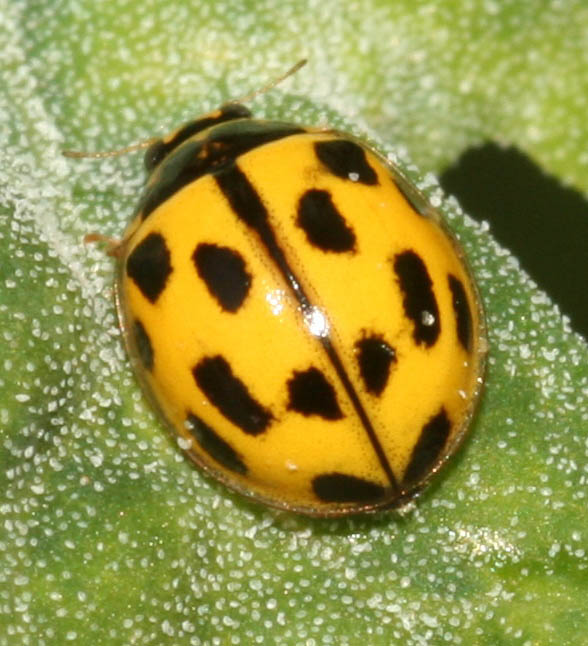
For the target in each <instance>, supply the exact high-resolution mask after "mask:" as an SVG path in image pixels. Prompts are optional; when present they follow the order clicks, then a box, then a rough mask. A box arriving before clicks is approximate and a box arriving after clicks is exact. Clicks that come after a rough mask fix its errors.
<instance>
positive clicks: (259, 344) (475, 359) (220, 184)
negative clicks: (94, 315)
mask: <svg viewBox="0 0 588 646" xmlns="http://www.w3.org/2000/svg"><path fill="white" fill-rule="evenodd" d="M145 165H146V168H147V171H148V172H149V178H148V181H147V184H146V188H145V190H144V193H143V196H142V198H141V200H140V202H139V205H138V208H137V211H136V215H135V217H134V218H133V220H132V222H131V223H130V225H129V227H128V229H127V231H126V233H125V235H124V238H123V240H122V242H121V243H120V245H119V248H118V253H117V255H118V256H119V272H118V280H117V289H116V300H117V308H118V313H119V318H120V323H121V327H122V330H123V335H124V339H125V343H126V346H127V349H128V353H129V355H130V357H131V360H132V363H133V366H134V370H135V372H136V375H137V377H138V380H139V382H140V383H141V385H142V387H143V389H144V391H145V393H146V394H147V396H148V398H149V399H150V401H151V403H152V404H153V405H154V407H155V408H156V409H157V410H158V411H159V413H160V414H161V417H162V418H163V420H165V422H166V423H167V425H168V426H169V427H170V428H171V429H172V430H173V432H174V433H176V434H177V435H178V436H179V437H180V438H181V442H180V445H181V446H182V448H184V449H185V451H186V453H187V454H188V455H189V456H190V458H192V459H193V460H194V462H196V463H197V465H199V466H200V467H202V468H203V469H204V470H205V471H206V472H208V473H209V474H210V475H212V476H213V477H214V478H216V479H218V480H220V481H221V482H223V483H225V484H226V485H227V486H228V487H230V488H231V489H234V490H236V491H238V492H240V493H242V494H245V495H247V496H250V497H252V498H254V499H255V500H258V501H261V502H263V503H266V504H268V505H270V506H273V507H278V508H283V509H287V510H290V511H294V512H299V513H304V514H308V515H315V516H341V515H345V514H352V513H357V512H364V511H372V510H376V509H381V508H386V507H398V506H400V505H402V504H404V503H406V502H407V501H408V500H410V499H411V498H412V497H413V496H415V495H416V494H417V493H418V492H419V491H420V490H422V488H423V487H424V485H425V484H427V482H428V481H429V480H430V478H431V476H432V475H433V474H435V473H436V472H437V471H438V470H439V469H440V467H441V466H442V465H443V464H444V463H445V462H446V461H447V460H448V458H449V457H450V456H451V455H452V454H453V453H454V452H455V451H456V449H457V447H458V445H459V444H460V442H461V441H462V440H463V438H464V436H465V434H466V431H467V429H468V426H469V424H470V422H471V418H472V415H473V413H474V409H475V407H476V404H477V402H478V400H479V396H480V392H481V386H482V381H483V372H484V363H485V350H486V338H485V323H484V315H483V310H482V307H481V303H480V298H479V295H478V291H477V288H476V285H475V283H474V281H473V278H472V275H471V273H470V271H469V270H468V267H467V264H466V261H465V259H464V255H463V252H462V251H461V249H460V247H459V246H458V244H457V242H456V241H455V239H454V238H453V237H452V235H451V234H450V233H449V232H448V231H447V229H446V228H445V226H444V225H443V223H442V221H441V219H440V216H439V215H438V213H437V212H436V211H435V210H434V209H433V208H432V207H431V206H430V205H429V204H428V202H427V200H426V199H425V198H424V197H423V196H422V195H421V194H420V193H419V192H418V191H417V190H416V188H415V187H414V186H413V185H412V184H411V183H410V182H409V181H407V180H406V179H405V178H404V177H403V175H402V174H401V173H400V172H399V171H398V170H397V169H396V168H395V167H394V166H393V165H392V164H391V163H390V162H389V161H387V160H386V159H385V158H384V157H383V156H382V155H380V154H378V153H377V152H375V151H374V150H372V149H371V148H369V147H368V146H366V145H365V144H364V143H362V142H361V141H360V140H358V139H356V138H355V137H353V136H349V135H346V134H342V133H340V132H337V131H333V130H324V129H323V130H321V129H314V128H309V127H305V126H298V125H293V124H290V123H282V122H279V121H262V120H257V119H254V118H253V117H252V114H251V112H250V111H249V109H247V108H246V107H244V106H243V105H242V104H241V103H237V102H235V103H229V104H227V105H225V106H223V107H221V108H220V109H219V110H217V111H215V112H212V113H210V114H208V115H206V116H204V117H201V118H199V119H197V120H195V121H192V122H190V123H188V124H186V125H184V126H183V127H181V128H179V129H178V130H176V131H175V132H173V133H172V134H171V135H169V136H168V137H166V138H163V139H160V140H156V141H154V142H153V143H151V145H150V147H149V148H148V149H147V151H146V154H145Z"/></svg>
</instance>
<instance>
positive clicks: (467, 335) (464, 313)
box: [447, 274, 472, 352]
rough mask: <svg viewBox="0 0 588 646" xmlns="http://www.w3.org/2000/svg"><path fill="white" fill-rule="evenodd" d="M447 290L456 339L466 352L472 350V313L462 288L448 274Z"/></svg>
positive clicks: (457, 281)
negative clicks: (450, 301) (449, 296)
mask: <svg viewBox="0 0 588 646" xmlns="http://www.w3.org/2000/svg"><path fill="white" fill-rule="evenodd" d="M447 280H448V282H449V289H450V290H451V300H452V303H453V312H454V314H455V326H456V331H457V338H458V339H459V342H460V343H461V345H462V346H463V348H464V350H465V351H466V352H471V350H472V312H471V310H470V304H469V301H468V296H467V294H466V291H465V289H464V286H463V284H462V282H461V281H460V280H458V279H457V278H456V277H455V276H452V275H451V274H449V276H448V277H447Z"/></svg>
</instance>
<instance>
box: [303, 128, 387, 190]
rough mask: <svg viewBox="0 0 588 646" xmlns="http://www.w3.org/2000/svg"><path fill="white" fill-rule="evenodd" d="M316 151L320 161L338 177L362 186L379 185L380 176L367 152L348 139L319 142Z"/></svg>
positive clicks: (316, 144)
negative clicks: (367, 156)
mask: <svg viewBox="0 0 588 646" xmlns="http://www.w3.org/2000/svg"><path fill="white" fill-rule="evenodd" d="M314 150H315V152H316V156H317V157H318V158H319V160H320V161H321V162H322V163H323V164H324V165H325V166H326V167H327V168H328V169H329V170H330V171H331V173H333V175H336V176H337V177H341V178H342V179H347V180H350V181H352V182H360V183H361V184H368V185H374V184H377V183H378V175H377V174H376V171H375V170H374V169H373V168H372V167H371V166H370V164H369V162H368V160H367V159H366V156H365V150H364V149H363V148H362V147H361V146H360V145H359V144H356V143H355V142H353V141H349V140H348V139H331V140H328V141H317V142H316V143H315V144H314Z"/></svg>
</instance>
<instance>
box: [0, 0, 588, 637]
mask: <svg viewBox="0 0 588 646" xmlns="http://www.w3.org/2000/svg"><path fill="white" fill-rule="evenodd" d="M587 33H588V12H587V10H586V8H585V6H584V4H583V3H581V2H574V1H572V0H569V1H566V0H561V1H559V2H552V3H550V4H549V5H547V4H546V3H544V2H539V1H532V0H530V1H529V2H514V1H510V2H501V3H498V2H492V1H487V2H473V3H455V2H452V1H451V0H441V1H439V2H424V1H422V2H400V1H398V2H390V1H380V2H378V1H377V0H371V1H369V2H365V3H353V2H335V1H334V0H324V1H323V2H321V3H311V2H304V1H302V2H299V3H293V4H292V3H284V2H276V1H275V0H265V1H262V2H239V1H238V0H222V1H220V2H215V1H213V0H210V1H207V2H204V1H203V2H200V3H198V4H195V5H194V6H192V5H191V4H190V3H183V2H178V3H168V2H164V1H163V0H149V1H147V2H145V1H143V2H133V1H131V2H122V0H115V1H113V2H108V3H95V2H89V1H88V0H81V1H80V2H76V3H65V2H63V3H55V2H50V1H49V0H38V1H37V2H32V1H31V2H28V3H24V2H21V3H16V2H10V0H0V47H1V51H2V64H3V74H2V78H3V83H2V85H1V86H0V115H2V116H1V117H0V141H1V144H2V145H1V147H0V160H1V161H0V330H1V332H0V333H1V336H2V344H1V345H0V365H1V366H2V368H3V369H2V371H1V372H0V392H1V394H2V397H1V400H0V460H1V464H2V469H1V472H0V490H1V491H2V494H1V495H0V558H1V559H2V561H1V562H2V564H3V565H2V568H1V569H0V646H13V645H16V644H19V645H21V644H44V645H53V644H60V645H61V644H66V643H68V642H73V643H76V644H88V645H90V644H92V645H97V644H108V645H110V644H113V645H119V644H120V645H128V644H140V645H147V644H156V645H157V646H165V645H167V644H169V645H171V644H174V645H180V646H184V645H186V646H188V645H190V646H194V645H200V644H223V645H224V644H227V645H228V644H255V643H263V644H305V645H312V644H317V645H318V644H358V643H363V644H377V645H379V644H382V645H389V644H395V643H399V644H400V643H401V644H407V645H414V646H417V645H419V646H421V645H434V646H436V645H441V644H446V643H455V644H478V645H481V646H485V645H488V646H496V645H497V644H520V645H521V646H523V645H527V644H542V645H543V646H545V645H550V644H554V645H555V644H557V645H558V646H562V645H565V644H569V645H577V644H580V643H582V642H583V640H584V639H585V632H586V626H587V625H588V610H586V601H585V598H586V593H587V591H588V552H587V549H588V515H587V514H586V504H587V486H586V482H587V477H588V475H587V473H588V439H587V437H588V436H587V434H586V430H587V427H588V405H587V398H588V347H587V345H586V343H585V341H584V340H583V339H582V338H580V337H579V336H578V335H577V334H574V333H573V332H572V331H571V330H570V328H569V324H568V323H567V321H566V320H565V319H562V317H561V315H560V313H559V311H558V309H557V307H556V306H555V305H553V304H552V303H550V301H549V299H548V298H547V297H546V296H545V294H543V293H542V292H541V291H539V290H538V289H537V287H536V286H535V285H534V284H533V282H532V281H531V280H530V279H529V278H528V276H527V275H526V274H525V271H524V268H520V267H519V266H518V263H517V261H516V259H515V258H513V257H512V256H511V255H510V254H509V252H508V251H507V250H505V249H502V248H500V247H499V246H498V245H497V244H496V243H495V242H494V241H493V240H492V237H491V235H490V234H489V232H488V230H487V227H486V226H484V225H483V224H477V223H475V222H474V221H473V220H471V219H470V218H469V217H467V216H466V215H464V214H463V213H462V212H461V210H460V209H459V207H458V205H457V203H456V202H455V200H452V199H445V198H443V197H442V195H441V193H440V190H439V188H438V186H437V184H436V182H435V180H434V179H433V177H432V175H423V174H422V173H423V172H428V171H434V172H438V171H439V170H440V169H442V168H443V166H445V165H446V164H447V163H448V162H449V161H452V160H454V159H455V158H456V156H457V155H458V154H459V153H460V152H461V151H462V150H463V149H464V148H465V147H467V146H468V145H472V144H473V143H476V142H479V141H481V140H483V139H485V138H487V137H491V138H493V139H501V140H505V141H509V142H514V143H516V144H517V145H518V146H519V147H520V148H521V149H522V150H525V151H526V152H527V153H528V154H529V155H531V156H532V157H533V158H534V159H535V160H536V161H537V162H538V163H540V164H541V165H542V166H543V167H545V168H547V169H549V170H550V171H551V172H553V173H555V174H557V175H558V176H559V177H561V178H562V179H563V180H565V181H568V182H572V183H574V184H576V185H577V186H578V187H579V188H581V189H582V190H584V191H586V190H587V189H588V182H587V180H586V178H587V177H588V173H586V165H587V163H588V158H587V157H586V153H585V151H586V149H587V147H588V146H587V143H588V142H587V139H588V126H587V125H586V124H587V120H586V118H585V115H586V110H585V97H586V96H587V94H588V92H587V90H588V88H587V85H588V80H587V79H588V77H587V75H586V74H585V70H586V63H587V60H586V59H587V52H588V47H587V44H588V43H587V42H586V34H587ZM302 55H308V56H309V58H310V62H309V64H308V66H307V67H306V68H304V69H303V70H302V71H300V72H299V73H298V74H297V75H296V76H295V77H294V78H292V79H290V80H288V81H287V82H286V83H284V84H283V85H282V86H280V87H279V88H277V89H276V90H273V91H271V92H270V93H268V94H265V95H262V96H260V97H258V98H257V99H256V100H255V102H254V110H255V112H256V114H259V115H260V116H266V117H279V118H281V119H287V120H292V121H297V122H301V123H308V124H314V125H323V124H329V125H333V126H335V127H340V128H344V129H347V130H353V131H354V132H356V133H358V134H362V135H364V136H369V137H370V138H372V140H373V141H375V142H376V144H377V145H378V147H379V148H380V149H381V150H383V151H384V152H388V153H390V154H399V155H400V159H399V163H400V164H401V165H402V166H403V168H405V170H406V172H407V173H409V174H410V176H411V177H413V179H414V180H415V182H417V183H418V184H419V185H420V186H421V188H422V189H423V190H424V191H425V192H427V193H428V195H429V196H430V197H431V199H432V200H433V201H434V202H436V203H439V205H440V208H441V210H442V211H443V212H444V213H445V214H446V216H447V218H448V220H449V222H450V224H451V226H452V228H454V230H455V231H456V233H457V234H458V235H459V237H460V238H461V240H462V243H463V245H464V247H465V248H466V250H467V252H468V255H469V258H470V260H471V264H472V266H473V269H474V271H475V274H476V276H477V278H478V280H479V284H480V287H481V290H482V294H483V297H484V301H485V306H486V309H487V314H488V322H489V339H490V346H491V355H490V356H491V359H490V366H489V374H488V378H487V388H486V394H485V398H484V402H483V406H482V409H481V411H480V414H479V415H478V417H477V419H476V422H475V424H474V427H473V430H472V434H471V439H470V440H469V441H468V442H467V443H466V446H465V447H464V449H463V450H462V451H461V452H460V453H459V455H458V456H457V457H456V459H455V460H454V461H453V462H452V464H451V465H450V466H449V467H448V468H447V469H446V470H445V471H444V473H443V474H442V475H441V476H440V478H439V479H438V480H437V481H436V482H435V483H434V485H433V486H432V487H431V488H429V489H428V490H427V491H426V492H425V493H424V494H423V496H422V497H421V498H420V499H419V500H418V501H416V503H415V504H414V505H412V506H410V508H408V509H406V510H404V511H403V513H387V514H386V513H383V514H379V515H375V516H370V517H365V518H357V519H342V520H336V521H334V520H331V521H326V520H316V519H315V520H309V519H306V518H302V517H298V516H294V515H291V514H287V513H281V512H274V511H271V510H267V509H264V508H261V507H259V506H258V505H255V504H253V503H248V502H245V501H243V500H242V499H241V498H239V497H238V496H234V495H232V494H230V493H227V491H226V490H225V489H224V488H223V487H222V486H220V485H217V484H215V483H212V482H211V481H209V480H208V479H206V478H205V477H203V476H202V475H200V473H199V472H197V471H196V470H195V469H194V468H193V467H192V465H191V464H190V463H189V462H188V461H187V460H186V459H185V458H184V457H183V455H182V454H181V453H180V452H179V451H178V449H177V447H176V446H175V444H174V442H173V440H170V438H168V436H167V435H166V434H165V433H164V431H163V429H162V428H161V426H160V425H159V423H158V421H157V420H156V418H155V417H154V416H153V414H152V413H151V412H150V410H149V408H148V406H147V404H146V403H145V402H144V401H143V399H142V397H141V394H140V392H139V391H138V388H137V386H136V384H135V381H134V379H133V376H132V374H131V372H130V368H129V364H128V361H127V359H126V357H125V355H124V352H123V350H122V346H121V344H120V333H119V331H118V328H117V325H116V317H115V310H114V304H113V300H112V283H113V272H114V268H113V263H112V261H111V259H109V258H107V257H106V256H105V255H104V254H103V253H101V251H100V250H98V249H96V248H94V247H92V246H85V245H84V244H83V243H82V239H83V236H84V235H85V234H86V233H88V232H91V231H100V232H102V233H104V234H107V235H113V236H118V235H120V234H121V233H122V231H123V229H124V226H125V223H126V221H127V220H128V218H129V216H130V214H131V213H132V210H133V206H134V203H135V201H136V199H137V195H138V192H139V191H140V187H141V185H142V182H143V180H144V176H143V172H142V169H141V163H140V161H141V160H140V159H139V158H138V157H139V156H137V155H128V156H126V157H122V158H117V159H113V160H106V161H101V162H98V161H82V162H72V161H71V160H65V159H64V158H63V157H62V156H61V149H62V148H74V149H75V148H77V149H83V150H104V149H106V150H108V149H113V148H118V147H120V146H123V145H125V144H128V143H130V142H133V141H136V140H140V139H142V138H146V137H150V136H152V135H154V134H155V135H156V134H161V133H163V132H165V131H167V130H170V129H172V128H173V127H174V126H176V125H177V124H179V123H181V122H182V121H183V120H186V119H188V118H190V117H192V116H195V115H198V114H200V113H202V112H204V111H206V110H208V109H211V108H214V107H216V106H217V105H219V104H220V103H221V102H223V101H226V100H228V99H231V98H235V97H239V96H241V95H243V94H247V93H248V92H250V91H251V90H254V89H255V88H258V87H260V86H262V85H263V84H264V83H265V82H266V81H267V80H268V79H271V78H272V77H275V76H276V75H278V74H280V73H281V72H282V71H284V70H285V69H287V67H288V66H290V65H291V64H293V63H294V62H295V61H296V60H297V59H298V58H300V57H301V56H302ZM408 157H410V158H411V159H413V160H415V161H416V162H417V163H418V166H419V168H420V170H418V169H416V168H415V167H413V166H411V164H410V163H408V162H407V161H406V159H407V158H408ZM522 199H524V198H522ZM556 269H557V268H556Z"/></svg>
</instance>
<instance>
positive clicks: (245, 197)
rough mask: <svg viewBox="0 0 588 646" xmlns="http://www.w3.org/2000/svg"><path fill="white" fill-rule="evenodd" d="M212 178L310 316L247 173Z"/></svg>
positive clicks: (356, 402)
mask: <svg viewBox="0 0 588 646" xmlns="http://www.w3.org/2000/svg"><path fill="white" fill-rule="evenodd" d="M215 179H216V181H217V183H218V186H219V188H220V189H221V191H222V193H223V195H224V196H225V197H226V199H227V201H228V202H229V204H230V205H231V208H232V209H233V211H234V213H235V215H236V216H237V217H238V218H239V219H240V220H241V221H242V222H244V223H245V224H247V225H248V226H249V227H251V228H252V229H253V230H254V231H255V232H256V233H257V235H258V236H259V239H260V241H261V243H262V244H263V246H264V247H265V248H266V250H267V252H268V254H269V256H270V258H271V259H272V260H273V261H274V263H275V264H276V266H277V268H278V270H279V271H280V273H281V274H282V276H283V277H284V280H286V282H287V283H288V285H289V286H290V289H291V290H292V292H293V294H294V296H295V297H296V299H297V300H298V303H299V305H300V309H301V310H302V313H303V314H304V315H305V316H307V317H309V318H310V317H312V314H313V311H314V308H313V306H312V304H311V302H310V299H309V298H308V296H307V295H306V293H305V291H304V289H303V288H302V286H301V284H300V281H299V280H298V278H297V277H296V276H295V275H294V273H293V272H292V270H291V268H290V266H289V264H288V261H287V260H286V257H285V255H284V252H283V251H282V249H281V247H280V246H279V244H278V241H277V240H276V237H275V234H274V230H273V229H272V227H271V225H270V223H269V216H268V213H267V210H266V208H265V206H264V204H263V202H262V201H261V198H260V197H259V195H258V194H257V192H256V191H255V188H254V187H253V186H252V185H251V183H250V182H249V180H248V179H247V176H246V175H245V173H243V171H242V170H241V169H240V168H239V167H238V165H237V164H231V165H229V166H227V167H225V168H224V169H223V170H222V172H219V173H216V174H215ZM316 338H317V339H318V341H319V342H320V343H321V345H322V347H323V349H324V351H325V353H326V354H327V356H328V358H329V361H330V362H331V364H332V366H333V368H334V369H335V372H336V373H337V377H338V378H339V380H340V382H341V384H342V386H343V388H344V389H345V392H346V393H347V396H348V397H349V399H350V401H351V404H352V406H353V408H354V410H355V412H356V413H357V416H358V417H359V419H360V421H361V424H362V426H363V428H364V429H365V432H366V433H367V435H368V438H369V440H370V443H371V445H372V447H373V449H374V451H375V453H376V455H377V457H378V460H379V462H380V465H381V466H382V469H383V470H384V473H385V474H386V477H387V478H388V480H389V482H390V486H391V487H392V488H393V489H395V490H398V484H397V482H396V478H395V476H394V473H393V471H392V467H391V466H390V463H389V462H388V458H387V457H386V454H385V453H384V449H383V448H382V445H381V444H380V441H379V439H378V437H377V435H376V432H375V430H374V427H373V426H372V423H371V421H370V419H369V417H368V416H367V413H366V411H365V409H364V407H363V405H362V403H361V401H360V399H359V397H358V395H357V392H356V391H355V388H354V387H353V384H352V383H351V380H350V379H349V376H348V375H347V372H346V371H345V368H344V366H343V363H342V362H341V359H340V357H339V355H338V353H337V351H336V350H335V348H334V347H333V344H332V343H331V339H330V337H329V336H327V335H320V336H317V337H316Z"/></svg>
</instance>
